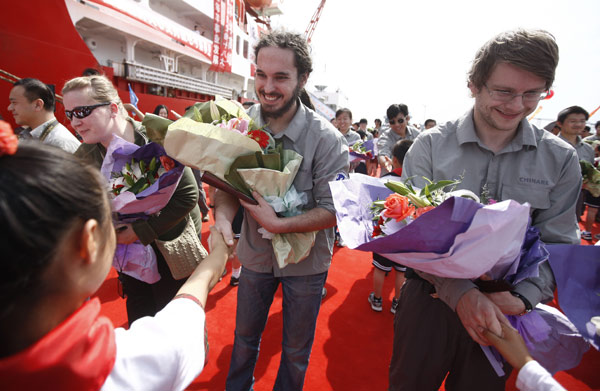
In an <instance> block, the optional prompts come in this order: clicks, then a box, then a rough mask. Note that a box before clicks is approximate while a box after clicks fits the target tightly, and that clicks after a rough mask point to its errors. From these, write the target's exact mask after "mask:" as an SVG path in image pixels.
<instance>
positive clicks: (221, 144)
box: [142, 99, 317, 268]
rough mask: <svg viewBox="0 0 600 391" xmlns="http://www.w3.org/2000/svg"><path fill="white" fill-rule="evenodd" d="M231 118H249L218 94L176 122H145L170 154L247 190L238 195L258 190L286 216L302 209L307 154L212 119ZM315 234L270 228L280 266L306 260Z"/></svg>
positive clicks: (148, 116)
mask: <svg viewBox="0 0 600 391" xmlns="http://www.w3.org/2000/svg"><path fill="white" fill-rule="evenodd" d="M231 118H240V119H250V117H248V115H247V114H246V112H245V111H244V109H243V108H242V107H240V106H239V105H238V104H237V103H235V102H232V101H229V100H226V99H217V100H216V101H209V102H203V103H197V104H195V105H194V106H193V107H192V108H191V109H189V110H188V111H186V113H185V114H184V116H183V117H182V118H180V119H179V120H177V121H171V120H168V119H165V118H162V117H159V116H157V115H153V114H146V116H145V117H144V120H143V121H142V124H143V125H144V126H145V127H146V132H147V134H148V137H149V138H150V139H151V140H152V141H154V142H156V143H159V144H162V145H163V146H164V148H165V151H166V152H167V154H168V155H169V156H170V157H172V158H173V159H175V160H177V161H179V162H181V163H182V164H184V165H186V166H190V167H192V168H195V169H198V170H201V171H207V172H210V173H211V174H213V175H214V177H216V178H218V179H217V182H218V180H222V181H224V182H226V183H228V184H229V185H231V186H232V187H233V188H235V189H237V190H239V192H240V193H243V194H240V193H238V194H237V196H238V197H241V198H243V195H246V196H249V197H250V199H251V197H252V189H253V190H256V191H257V192H258V193H259V194H261V195H262V196H263V197H264V198H265V200H267V202H269V204H270V205H271V206H273V208H274V209H275V211H276V212H277V213H278V214H279V215H281V216H295V215H298V214H300V213H302V210H300V207H301V205H303V202H302V201H301V199H302V198H301V195H300V194H297V192H296V190H295V188H293V186H292V183H293V182H294V178H295V177H296V173H297V172H298V169H299V168H300V164H301V162H302V156H301V155H299V154H298V153H296V152H294V151H291V150H284V149H282V148H281V146H280V145H279V146H275V143H274V141H273V139H272V138H270V137H269V138H270V144H269V146H268V147H267V148H266V153H263V150H262V149H261V147H260V145H259V144H258V143H257V142H256V141H254V140H252V139H251V138H250V137H248V136H245V135H243V134H241V133H238V132H236V131H232V130H229V129H225V128H221V127H219V126H216V125H213V124H212V123H215V121H216V122H218V121H225V122H226V121H228V120H229V119H231ZM288 192H289V194H288ZM232 194H233V193H232ZM304 197H305V196H304ZM265 232H266V231H265ZM316 234H317V233H316V232H302V233H287V234H271V233H265V235H266V236H268V237H270V238H271V242H272V245H273V251H274V252H275V256H276V258H277V263H278V265H279V267H280V268H284V267H285V266H286V265H288V264H290V263H298V262H300V261H301V260H303V259H305V258H306V257H307V256H308V254H309V253H310V250H311V248H312V246H313V245H314V243H315V237H316Z"/></svg>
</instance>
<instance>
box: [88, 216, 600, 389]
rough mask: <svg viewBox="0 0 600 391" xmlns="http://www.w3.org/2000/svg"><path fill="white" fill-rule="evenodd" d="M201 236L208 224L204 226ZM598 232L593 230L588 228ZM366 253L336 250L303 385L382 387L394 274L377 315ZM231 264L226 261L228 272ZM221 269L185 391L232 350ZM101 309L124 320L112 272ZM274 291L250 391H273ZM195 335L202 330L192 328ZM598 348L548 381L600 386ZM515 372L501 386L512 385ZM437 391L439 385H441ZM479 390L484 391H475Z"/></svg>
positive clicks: (209, 375) (203, 384) (277, 318)
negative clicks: (204, 340) (201, 365)
mask: <svg viewBox="0 0 600 391" xmlns="http://www.w3.org/2000/svg"><path fill="white" fill-rule="evenodd" d="M202 232H203V237H204V239H206V235H207V232H208V224H205V225H204V227H203V230H202ZM598 232H600V230H599V229H598V227H595V232H594V233H598ZM369 255H370V254H368V253H363V252H360V251H354V250H349V249H347V248H341V249H339V248H336V249H335V254H334V258H333V264H332V266H331V269H330V272H329V276H328V278H327V283H326V285H325V286H326V288H327V297H326V298H325V299H324V301H323V305H322V307H321V312H320V314H319V319H318V323H317V331H316V335H315V342H314V346H313V350H312V356H311V359H310V365H309V367H308V371H307V374H306V382H305V387H304V388H305V389H306V390H309V391H312V390H323V391H328V390H335V391H338V390H353V391H363V390H364V391H373V390H376V391H379V390H386V389H387V386H388V378H387V375H388V365H389V360H390V357H391V351H392V337H393V315H392V314H391V313H390V311H389V308H390V303H391V297H392V290H393V284H394V281H393V278H392V276H389V277H388V278H386V282H385V286H384V294H383V297H384V301H383V306H384V309H383V312H380V313H376V312H374V311H372V310H371V308H370V306H369V304H368V302H367V296H368V294H369V292H371V290H372V285H373V282H372V266H371V263H370V256H369ZM230 268H231V266H229V265H228V269H229V270H230ZM229 277H230V275H229V274H228V275H227V276H226V277H224V278H223V280H222V281H221V282H219V283H218V284H217V286H216V287H215V288H214V289H213V291H212V292H211V294H210V297H209V300H208V305H207V323H208V330H209V341H210V358H209V363H208V364H207V366H206V368H205V369H204V371H203V372H202V373H201V374H200V376H199V377H198V378H197V379H196V380H195V381H194V382H193V383H192V384H191V385H190V387H189V388H188V389H189V390H223V389H224V388H225V379H226V376H227V371H228V368H229V360H230V357H231V350H232V347H233V330H234V325H235V308H236V288H232V287H230V286H229ZM98 296H99V297H100V299H101V300H102V303H103V305H102V311H103V313H104V314H105V315H107V316H109V317H110V318H111V319H112V321H113V323H114V324H115V326H121V325H123V324H125V322H126V314H125V304H124V301H123V300H122V299H121V298H120V297H119V296H118V295H117V286H116V273H115V272H114V270H113V271H112V272H111V274H110V275H109V276H108V278H107V280H106V282H105V283H104V285H103V286H102V288H101V289H100V290H99V292H98ZM281 325H282V314H281V292H280V291H279V292H278V293H277V295H276V297H275V300H274V302H273V306H272V307H271V313H270V315H269V321H268V323H267V328H266V330H265V332H264V334H263V342H262V345H261V351H260V357H259V360H258V363H257V367H256V371H255V377H256V383H255V387H254V389H255V390H256V391H267V390H272V387H273V384H274V382H275V377H276V375H277V368H278V366H279V356H280V354H281ZM198 332H201V329H199V330H198ZM599 368H600V353H599V352H598V351H596V350H595V349H593V348H592V349H590V350H589V351H588V352H587V353H586V355H585V356H584V358H583V360H582V363H581V364H580V365H579V366H578V367H577V368H574V369H572V370H569V371H566V372H559V373H558V374H556V376H555V378H556V379H557V380H558V381H559V382H560V383H561V384H563V386H564V387H565V388H567V389H568V390H570V391H580V390H581V391H583V390H590V389H593V390H600V374H599V373H598V369H599ZM515 377H516V373H515V372H513V376H512V377H511V380H510V381H509V383H508V385H507V387H506V389H507V390H516V388H515V386H514V381H515ZM442 389H443V388H442ZM482 389H483V388H482Z"/></svg>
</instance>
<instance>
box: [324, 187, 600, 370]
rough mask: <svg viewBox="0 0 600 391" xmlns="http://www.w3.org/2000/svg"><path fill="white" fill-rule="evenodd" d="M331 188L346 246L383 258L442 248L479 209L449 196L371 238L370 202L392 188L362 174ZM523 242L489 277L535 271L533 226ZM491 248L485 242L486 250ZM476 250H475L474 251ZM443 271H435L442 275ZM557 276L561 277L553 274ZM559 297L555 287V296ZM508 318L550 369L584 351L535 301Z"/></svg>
mask: <svg viewBox="0 0 600 391" xmlns="http://www.w3.org/2000/svg"><path fill="white" fill-rule="evenodd" d="M330 187H331V189H332V194H333V196H334V204H335V208H336V217H337V219H338V228H339V230H340V234H341V235H342V237H343V238H344V241H345V242H346V243H347V244H348V246H349V247H350V248H355V249H358V250H361V251H374V252H377V253H380V254H386V256H387V254H394V253H415V254H416V255H414V256H415V259H417V258H416V257H417V256H418V255H419V254H418V253H427V252H431V253H436V254H443V253H445V252H447V251H448V250H449V248H450V247H451V246H452V245H453V243H454V241H455V238H456V236H457V235H460V234H462V233H463V232H466V231H467V229H468V228H469V227H470V225H471V223H472V222H474V217H475V214H476V212H477V211H478V210H479V209H480V208H481V207H482V206H481V205H480V204H478V203H476V202H474V201H471V200H468V199H465V198H458V197H454V198H450V199H448V200H447V201H445V202H444V203H443V204H441V205H440V206H438V207H437V208H435V209H434V210H432V211H430V212H428V213H426V214H424V215H422V216H421V217H419V218H418V219H416V220H415V221H413V222H412V223H410V224H409V225H407V226H405V227H403V228H401V229H400V230H399V231H398V232H396V233H395V234H392V235H389V236H385V237H381V238H377V239H373V238H372V237H371V233H372V231H373V221H372V213H371V211H370V205H371V203H372V202H373V201H375V200H377V199H385V198H386V197H387V196H388V195H389V194H391V193H392V192H391V191H390V190H388V189H387V188H385V187H382V181H380V180H379V179H375V178H365V176H363V175H360V176H351V178H350V180H347V181H336V182H330ZM490 235H493V233H491V234H490ZM490 239H491V240H493V236H490ZM522 240H523V242H522V246H521V249H520V256H519V257H517V258H516V259H515V260H514V261H513V262H512V263H510V264H508V265H505V266H504V267H502V268H498V269H496V267H493V268H492V269H491V270H490V272H489V274H490V275H491V277H492V278H493V279H505V280H507V281H508V282H510V283H512V284H517V283H519V282H520V281H522V280H524V279H526V278H530V277H537V276H538V275H539V264H540V263H541V262H544V261H546V260H547V259H548V250H547V249H546V246H545V245H544V243H542V242H541V240H540V238H539V233H538V231H537V229H536V228H534V227H528V228H527V230H526V232H525V234H524V236H523V239H522ZM488 243H489V242H488ZM492 247H493V246H491V244H490V248H492ZM569 247H571V246H569ZM476 250H477V251H478V249H473V251H476ZM596 254H597V253H596ZM596 261H597V267H599V268H600V256H598V255H596ZM415 267H416V266H415ZM449 270H450V271H451V269H449ZM579 270H582V272H581V273H584V274H586V273H587V274H586V276H587V277H588V279H589V276H590V274H591V275H594V276H595V278H596V280H595V281H596V285H595V286H596V288H597V291H598V294H599V295H600V289H598V286H599V285H598V278H600V277H599V276H600V270H597V271H596V272H595V273H590V271H589V269H587V270H586V268H585V267H583V266H581V267H580V268H579ZM500 271H501V272H500ZM434 274H435V273H434ZM442 274H443V273H442ZM442 274H438V275H441V276H442V277H444V275H442ZM555 274H556V272H555ZM446 277H447V276H446ZM557 280H558V281H560V280H559V279H558V278H557ZM559 289H560V284H559ZM560 297H561V296H560V290H559V300H560ZM574 298H575V297H573V299H574ZM595 299H596V300H599V301H597V303H598V302H600V296H596V297H595ZM561 305H562V303H561ZM597 309H598V307H596V310H597ZM599 314H600V313H599V311H596V313H595V315H599ZM583 317H587V319H588V321H589V318H590V317H591V316H588V314H586V315H584V316H583ZM508 318H509V320H510V321H511V323H512V324H513V326H515V327H516V328H517V329H518V330H519V332H520V333H521V335H522V336H523V338H524V339H525V342H526V344H527V345H528V348H529V349H530V351H531V352H532V355H533V356H534V357H535V358H536V360H538V361H539V362H540V363H542V365H543V366H544V367H546V368H547V369H548V370H550V371H553V372H556V371H559V370H566V369H570V368H573V367H575V366H577V365H578V363H579V361H580V359H581V355H582V354H583V353H584V352H585V350H587V348H586V344H585V342H584V341H583V339H582V338H581V336H580V335H579V334H578V333H577V330H576V329H575V326H574V325H573V324H571V323H570V322H569V320H568V319H567V318H566V317H565V316H564V315H562V314H560V312H558V311H554V309H551V308H550V309H548V308H546V306H542V305H540V306H539V307H538V308H536V310H535V311H534V312H531V313H530V314H527V315H525V316H523V317H508ZM482 349H483V350H484V353H485V354H486V356H487V357H488V359H489V360H490V364H491V365H492V366H493V367H494V369H495V370H496V372H497V373H498V374H499V375H502V374H503V371H502V364H501V363H500V361H498V357H497V354H495V353H496V352H493V351H492V350H491V349H490V348H489V347H484V346H482Z"/></svg>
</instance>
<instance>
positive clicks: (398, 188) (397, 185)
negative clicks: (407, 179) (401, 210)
mask: <svg viewBox="0 0 600 391" xmlns="http://www.w3.org/2000/svg"><path fill="white" fill-rule="evenodd" d="M385 187H387V188H388V189H390V190H391V191H393V192H395V193H398V194H400V195H403V196H406V195H408V194H410V193H414V192H411V191H410V189H409V188H408V187H407V186H406V185H405V184H404V183H402V182H397V181H387V182H386V183H385Z"/></svg>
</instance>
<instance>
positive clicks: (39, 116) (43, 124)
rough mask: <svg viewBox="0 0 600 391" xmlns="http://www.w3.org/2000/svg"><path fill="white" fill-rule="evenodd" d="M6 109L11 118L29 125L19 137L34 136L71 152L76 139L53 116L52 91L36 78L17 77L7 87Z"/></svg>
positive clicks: (74, 146) (77, 146) (22, 124)
mask: <svg viewBox="0 0 600 391" xmlns="http://www.w3.org/2000/svg"><path fill="white" fill-rule="evenodd" d="M9 101H10V104H9V105H8V111H10V112H11V114H12V115H13V117H14V119H15V122H16V123H17V124H18V125H21V126H27V127H29V130H24V131H23V132H21V133H20V134H19V138H34V139H37V140H39V141H40V142H42V143H44V144H48V145H53V146H55V147H58V148H61V149H63V150H65V151H67V152H70V153H74V152H75V151H76V150H77V148H79V144H80V143H79V140H77V138H76V137H75V136H73V135H72V134H71V132H69V130H68V129H67V128H65V127H64V126H63V125H62V124H61V123H59V122H58V120H57V119H56V118H55V117H54V108H55V99H54V91H52V89H51V88H50V87H48V86H47V85H46V84H44V83H42V82H41V81H40V80H38V79H32V78H25V79H21V80H19V81H17V82H16V83H15V84H14V85H13V88H12V89H11V90H10V95H9Z"/></svg>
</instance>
